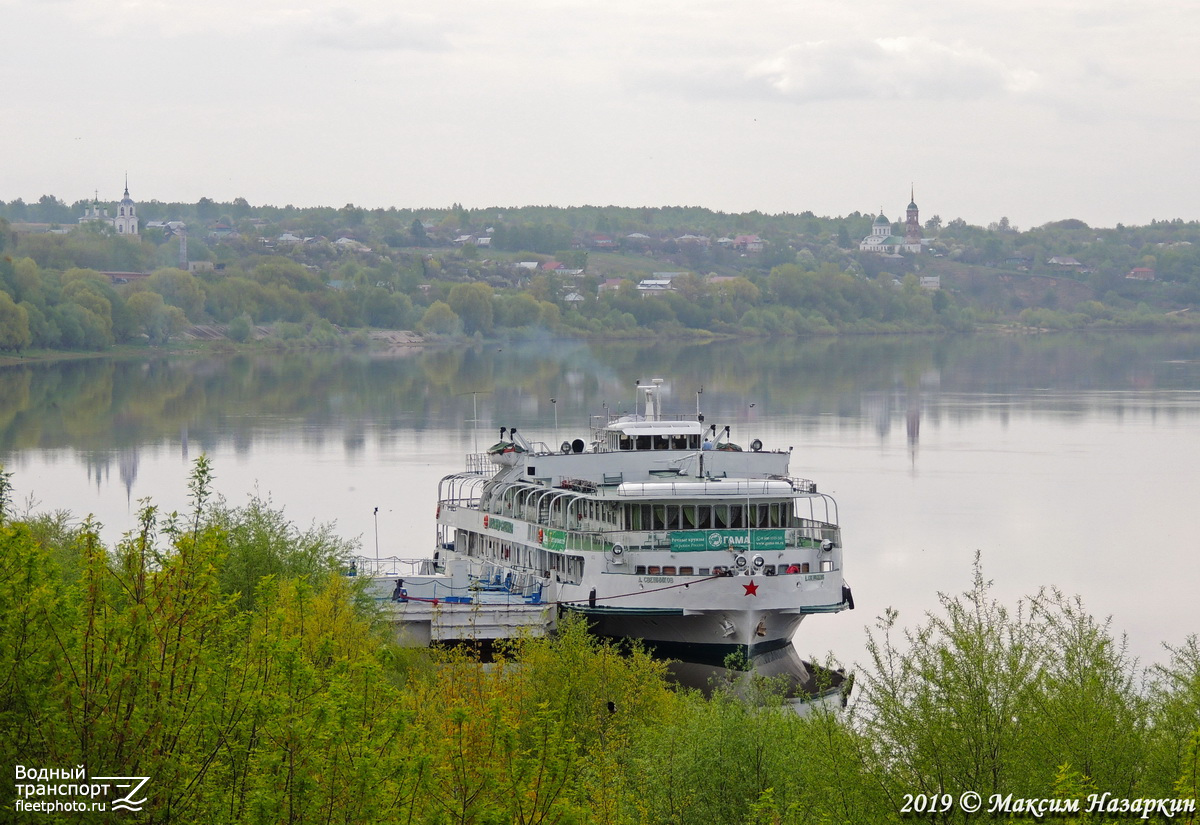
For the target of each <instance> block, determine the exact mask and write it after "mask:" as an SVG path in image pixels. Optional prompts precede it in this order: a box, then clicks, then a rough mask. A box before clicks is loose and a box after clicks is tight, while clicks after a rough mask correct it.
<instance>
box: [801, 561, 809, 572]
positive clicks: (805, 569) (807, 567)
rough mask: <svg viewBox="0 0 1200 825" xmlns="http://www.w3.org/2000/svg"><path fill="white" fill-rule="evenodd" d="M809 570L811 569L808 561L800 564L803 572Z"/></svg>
mask: <svg viewBox="0 0 1200 825" xmlns="http://www.w3.org/2000/svg"><path fill="white" fill-rule="evenodd" d="M808 571H809V566H808V562H804V564H802V565H800V572H801V573H807V572H808Z"/></svg>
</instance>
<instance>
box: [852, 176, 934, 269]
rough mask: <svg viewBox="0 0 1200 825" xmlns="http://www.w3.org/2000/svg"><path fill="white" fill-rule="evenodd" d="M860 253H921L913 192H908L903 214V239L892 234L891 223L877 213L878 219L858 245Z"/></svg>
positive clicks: (918, 221)
mask: <svg viewBox="0 0 1200 825" xmlns="http://www.w3.org/2000/svg"><path fill="white" fill-rule="evenodd" d="M858 249H859V251H860V252H877V253H879V254H881V255H883V254H887V255H895V254H898V253H900V252H920V251H921V219H920V215H919V211H918V209H917V200H916V194H915V190H912V191H910V192H909V201H908V209H907V211H906V212H905V220H904V237H903V238H901V237H899V236H897V235H893V234H892V222H891V221H889V220H888V219H887V215H885V214H883V210H882V209H881V210H880V211H879V217H877V218H876V219H875V223H874V224H873V225H872V226H871V234H870V235H868V236H867V237H865V238H863V240H862V243H860V244H859V245H858Z"/></svg>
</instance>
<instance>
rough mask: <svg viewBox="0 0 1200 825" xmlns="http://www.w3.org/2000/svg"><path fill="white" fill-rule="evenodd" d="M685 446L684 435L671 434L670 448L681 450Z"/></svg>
mask: <svg viewBox="0 0 1200 825" xmlns="http://www.w3.org/2000/svg"><path fill="white" fill-rule="evenodd" d="M686 447H687V436H686V435H673V436H671V449H673V450H682V449H685V448H686Z"/></svg>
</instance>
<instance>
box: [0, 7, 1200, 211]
mask: <svg viewBox="0 0 1200 825" xmlns="http://www.w3.org/2000/svg"><path fill="white" fill-rule="evenodd" d="M0 21H3V23H2V26H3V32H4V36H3V38H2V43H3V45H2V46H0V68H2V69H3V73H4V80H5V83H4V87H5V88H4V92H3V94H0V117H2V122H3V131H2V134H3V137H2V138H0V147H2V149H3V151H2V155H0V157H2V160H0V163H2V164H3V170H4V171H3V174H2V175H0V199H4V200H12V199H14V198H17V197H22V198H24V199H25V200H26V201H33V200H36V199H37V198H38V197H40V196H41V195H43V194H53V195H56V196H57V197H60V198H62V199H63V200H65V201H67V202H68V203H70V202H73V201H75V200H77V199H80V198H84V197H90V196H91V194H92V192H93V190H99V194H100V198H101V199H102V200H110V201H111V200H117V199H119V198H120V196H121V188H122V185H123V179H124V175H125V173H126V171H128V174H129V188H130V194H131V195H132V196H133V197H134V198H135V199H136V200H151V199H156V200H163V201H195V200H198V199H199V198H200V197H202V196H205V197H210V198H213V199H214V200H221V201H225V200H231V199H233V198H235V197H238V196H241V197H244V198H246V199H247V200H248V201H250V203H252V204H256V205H259V204H266V203H269V204H276V205H283V204H287V203H292V204H295V205H297V206H315V205H327V206H342V205H344V204H346V203H355V204H358V205H360V206H366V207H377V206H384V207H386V206H398V207H444V206H448V205H450V204H451V203H453V202H459V203H462V204H463V205H464V206H467V207H487V206H518V205H527V204H552V205H558V206H574V205H581V204H600V205H606V204H616V205H622V206H662V205H692V206H705V207H709V208H712V209H718V210H725V211H748V210H754V209H757V210H760V211H763V212H801V211H804V210H812V211H813V212H815V213H817V214H818V215H829V216H836V215H842V214H846V213H849V212H853V211H856V210H857V211H863V212H874V211H877V210H879V209H881V208H882V209H883V211H884V212H885V213H886V214H887V215H888V216H889V217H891V218H893V219H897V218H902V217H903V211H904V207H905V206H906V205H907V203H908V199H909V187H910V185H912V186H914V187H915V194H916V201H917V203H918V205H919V206H920V208H921V218H922V220H925V219H927V218H928V217H930V216H932V215H934V214H938V215H940V216H941V217H942V218H943V219H945V220H950V219H951V218H954V217H962V218H964V219H966V220H967V221H968V222H970V223H975V224H987V223H989V222H991V221H996V220H998V219H999V218H1000V217H1002V216H1007V217H1008V218H1009V219H1010V220H1011V221H1012V223H1013V224H1014V225H1016V226H1018V227H1019V228H1028V227H1030V226H1036V225H1040V224H1042V223H1045V222H1047V221H1051V220H1058V219H1061V218H1080V219H1082V220H1085V221H1087V222H1088V223H1091V224H1093V225H1096V226H1113V225H1114V224H1116V223H1118V222H1122V223H1126V224H1141V223H1148V222H1149V221H1150V220H1151V219H1152V218H1175V217H1182V218H1184V219H1189V220H1191V219H1197V218H1200V208H1198V206H1197V204H1198V202H1200V201H1198V198H1197V191H1198V190H1200V187H1198V185H1197V184H1198V180H1197V178H1198V175H1197V171H1196V170H1197V162H1198V157H1197V155H1198V145H1200V128H1198V126H1200V2H1196V0H1156V2H1151V3H1133V2H1131V1H1130V0H1120V2H1114V0H1036V2H1035V1H1034V0H971V2H948V0H937V1H936V2H933V1H932V0H909V1H908V2H883V0H858V2H845V0H809V1H807V2H806V1H805V0H736V2H732V1H730V2H716V1H715V0H686V1H685V0H653V2H647V0H637V1H635V0H603V2H599V1H596V2H593V1H592V0H588V2H582V1H579V2H575V1H573V0H555V1H553V2H552V1H551V0H504V2H497V0H490V1H489V2H485V1H483V0H464V1H463V2H443V3H436V2H435V3H428V2H426V3H419V4H418V3H411V2H403V1H402V0H339V2H328V1H327V0H308V2H299V0H248V2H234V1H233V0H198V2H182V3H181V2H178V0H172V2H167V1H166V0H0Z"/></svg>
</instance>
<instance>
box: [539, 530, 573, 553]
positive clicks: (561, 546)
mask: <svg viewBox="0 0 1200 825" xmlns="http://www.w3.org/2000/svg"><path fill="white" fill-rule="evenodd" d="M538 544H540V545H542V547H545V548H546V549H547V550H566V549H567V533H566V531H565V530H551V529H550V528H549V527H539V528H538Z"/></svg>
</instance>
